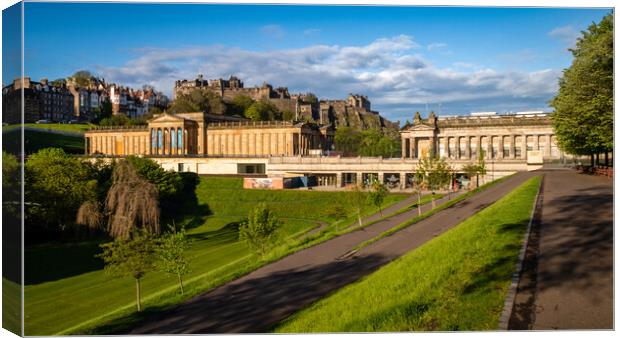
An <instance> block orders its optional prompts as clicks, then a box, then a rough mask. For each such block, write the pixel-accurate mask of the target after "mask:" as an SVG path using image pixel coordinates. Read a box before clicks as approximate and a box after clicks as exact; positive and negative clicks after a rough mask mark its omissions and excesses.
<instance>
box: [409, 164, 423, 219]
mask: <svg viewBox="0 0 620 338" xmlns="http://www.w3.org/2000/svg"><path fill="white" fill-rule="evenodd" d="M412 184H413V185H412V187H413V193H414V194H416V195H417V196H418V203H417V207H418V216H421V215H422V206H421V204H422V189H423V188H424V177H423V176H422V175H421V174H420V173H419V172H418V171H417V170H415V171H414V173H413V182H412Z"/></svg>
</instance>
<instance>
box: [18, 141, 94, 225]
mask: <svg viewBox="0 0 620 338" xmlns="http://www.w3.org/2000/svg"><path fill="white" fill-rule="evenodd" d="M25 174H26V177H25V181H26V182H25V196H24V197H25V201H26V217H28V218H29V219H30V221H29V222H27V223H26V224H28V225H29V226H30V227H31V229H29V230H32V231H37V229H38V230H44V229H45V228H46V226H49V227H51V228H48V229H47V230H51V231H60V232H64V231H66V230H68V229H69V227H70V226H71V225H73V224H74V223H75V215H76V213H77V211H78V208H79V207H80V205H81V204H82V203H83V202H84V201H87V200H93V199H96V191H97V180H96V179H94V178H93V176H92V173H91V172H90V170H89V167H88V166H86V165H85V164H84V163H82V161H80V160H79V159H77V158H76V157H73V156H71V155H68V154H66V153H65V152H64V151H63V150H62V149H59V148H45V149H41V150H39V151H38V152H37V153H35V154H32V155H31V156H30V157H29V158H28V161H27V162H26V166H25Z"/></svg>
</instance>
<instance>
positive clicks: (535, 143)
mask: <svg viewBox="0 0 620 338" xmlns="http://www.w3.org/2000/svg"><path fill="white" fill-rule="evenodd" d="M538 136H539V135H534V150H540V149H538V147H539V144H538Z"/></svg>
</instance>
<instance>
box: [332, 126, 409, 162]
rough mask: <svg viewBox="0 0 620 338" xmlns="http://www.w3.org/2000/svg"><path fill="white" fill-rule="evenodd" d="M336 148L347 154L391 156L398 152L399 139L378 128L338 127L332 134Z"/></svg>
mask: <svg viewBox="0 0 620 338" xmlns="http://www.w3.org/2000/svg"><path fill="white" fill-rule="evenodd" d="M334 143H335V145H336V149H337V150H339V151H342V152H344V153H345V154H347V155H360V156H383V157H393V156H396V155H398V153H399V152H400V141H399V140H398V139H397V138H394V137H391V136H389V135H386V134H383V133H382V132H381V131H380V130H379V129H368V130H364V131H359V130H357V129H355V128H351V127H340V128H338V129H337V130H336V135H335V136H334Z"/></svg>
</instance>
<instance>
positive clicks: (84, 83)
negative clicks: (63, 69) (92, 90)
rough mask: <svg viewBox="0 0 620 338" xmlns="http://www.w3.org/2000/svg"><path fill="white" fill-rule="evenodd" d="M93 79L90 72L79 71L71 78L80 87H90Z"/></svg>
mask: <svg viewBox="0 0 620 338" xmlns="http://www.w3.org/2000/svg"><path fill="white" fill-rule="evenodd" d="M92 77H93V75H92V74H91V73H90V72H89V71H88V70H78V71H77V72H75V73H73V75H72V76H71V78H73V81H74V82H75V84H76V85H77V86H78V87H88V85H90V81H91V79H92Z"/></svg>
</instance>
